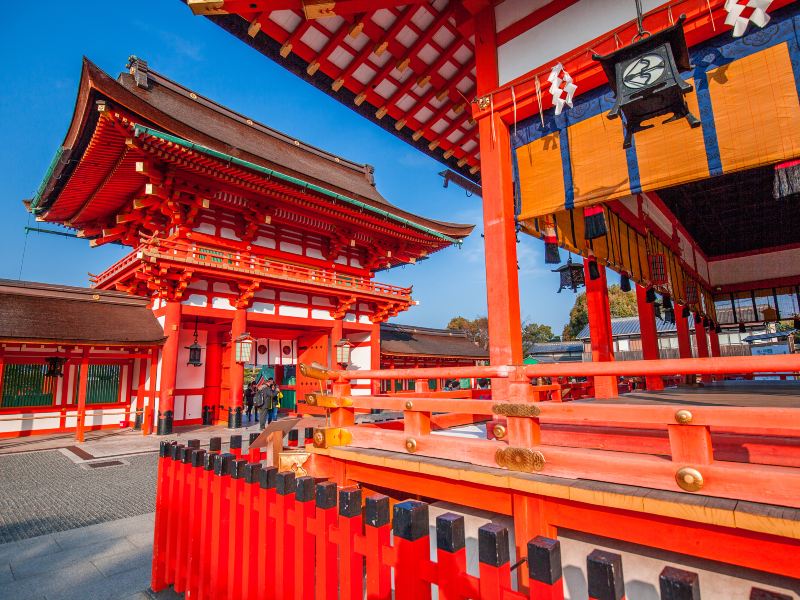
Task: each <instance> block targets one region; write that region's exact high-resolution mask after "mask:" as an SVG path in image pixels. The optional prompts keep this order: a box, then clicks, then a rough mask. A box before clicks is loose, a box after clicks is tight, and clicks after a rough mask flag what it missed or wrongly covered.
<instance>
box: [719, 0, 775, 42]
mask: <svg viewBox="0 0 800 600" xmlns="http://www.w3.org/2000/svg"><path fill="white" fill-rule="evenodd" d="M770 4H772V0H726V1H725V10H726V11H727V12H728V16H727V17H725V24H726V25H730V26H731V27H733V37H736V38H738V37H742V36H743V35H744V34H745V32H746V31H747V27H748V25H750V23H752V24H753V25H756V26H757V27H764V26H765V25H766V24H767V23H769V20H770V16H769V15H768V14H767V10H768V9H769V6H770ZM746 8H752V9H753V12H752V13H751V14H750V16H749V17H744V16H742V14H743V13H744V10H745V9H746Z"/></svg>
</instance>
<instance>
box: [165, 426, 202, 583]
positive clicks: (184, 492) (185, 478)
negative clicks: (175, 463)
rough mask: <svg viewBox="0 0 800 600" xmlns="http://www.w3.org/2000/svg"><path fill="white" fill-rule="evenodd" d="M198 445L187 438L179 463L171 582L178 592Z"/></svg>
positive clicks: (184, 563) (186, 552)
mask: <svg viewBox="0 0 800 600" xmlns="http://www.w3.org/2000/svg"><path fill="white" fill-rule="evenodd" d="M199 447H200V441H199V440H189V442H188V448H186V449H185V450H184V451H183V460H182V461H181V465H180V470H181V472H182V481H181V483H180V488H179V495H178V506H179V507H180V508H181V510H180V520H179V522H178V531H177V540H176V543H175V578H174V580H173V584H172V585H173V588H174V590H175V591H176V592H178V593H183V592H185V591H186V568H187V566H188V563H187V560H186V557H187V556H188V555H189V536H190V535H191V531H192V526H193V523H192V517H193V515H192V512H191V509H192V507H193V504H194V489H195V470H194V468H193V467H192V461H193V460H194V453H195V450H196V449H197V448H199Z"/></svg>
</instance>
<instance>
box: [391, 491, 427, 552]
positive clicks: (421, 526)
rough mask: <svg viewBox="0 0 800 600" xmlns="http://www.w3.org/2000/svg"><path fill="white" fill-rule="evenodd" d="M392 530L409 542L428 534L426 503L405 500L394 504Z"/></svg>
mask: <svg viewBox="0 0 800 600" xmlns="http://www.w3.org/2000/svg"><path fill="white" fill-rule="evenodd" d="M393 516H394V518H393V519H392V532H393V533H394V535H395V536H396V537H399V538H401V539H404V540H408V541H409V542H413V541H415V540H418V539H420V538H423V537H425V536H427V535H428V505H427V504H425V503H424V502H419V501H418V500H406V501H405V502H400V503H398V504H395V505H394V515H393Z"/></svg>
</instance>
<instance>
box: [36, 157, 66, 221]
mask: <svg viewBox="0 0 800 600" xmlns="http://www.w3.org/2000/svg"><path fill="white" fill-rule="evenodd" d="M62 154H64V146H59V147H58V150H56V154H55V156H54V157H53V160H51V161H50V166H49V167H47V171H46V172H45V174H44V177H43V178H42V183H40V184H39V189H37V190H36V195H35V196H34V197H33V200H31V206H30V211H31V212H33V213H35V212H36V209H37V208H38V207H39V202H41V201H42V194H44V190H45V188H46V187H47V182H48V181H50V178H51V177H52V176H53V171H55V169H56V165H57V164H58V161H59V160H61V155H62Z"/></svg>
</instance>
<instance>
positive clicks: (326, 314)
mask: <svg viewBox="0 0 800 600" xmlns="http://www.w3.org/2000/svg"><path fill="white" fill-rule="evenodd" d="M311 318H312V319H322V320H323V321H333V317H332V316H331V313H330V311H328V310H321V309H319V308H312V309H311Z"/></svg>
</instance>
